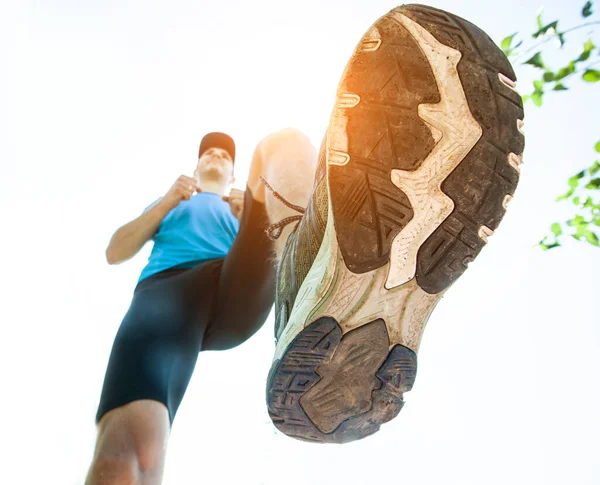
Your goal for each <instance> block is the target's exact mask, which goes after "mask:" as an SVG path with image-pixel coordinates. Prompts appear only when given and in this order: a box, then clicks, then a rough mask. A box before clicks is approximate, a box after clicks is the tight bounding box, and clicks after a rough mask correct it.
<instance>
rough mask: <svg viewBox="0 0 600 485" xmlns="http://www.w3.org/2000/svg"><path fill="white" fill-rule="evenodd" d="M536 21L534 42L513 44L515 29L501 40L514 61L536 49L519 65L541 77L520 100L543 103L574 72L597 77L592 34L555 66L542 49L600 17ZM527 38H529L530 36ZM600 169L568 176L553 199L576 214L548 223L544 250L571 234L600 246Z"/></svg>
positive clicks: (587, 10) (588, 11)
mask: <svg viewBox="0 0 600 485" xmlns="http://www.w3.org/2000/svg"><path fill="white" fill-rule="evenodd" d="M592 8H593V3H592V1H587V2H586V3H585V5H584V6H583V8H582V10H581V17H582V18H583V19H587V18H588V17H590V16H591V15H593V13H594V12H593V11H592ZM536 23H537V30H536V31H535V32H533V33H532V34H531V38H530V39H534V40H536V41H537V42H534V43H533V45H529V46H527V45H524V41H523V40H520V41H518V42H516V43H515V44H514V45H513V42H515V40H516V37H517V35H518V32H517V33H514V34H512V35H509V36H508V37H506V38H504V39H503V40H502V42H501V43H500V47H501V48H502V50H503V51H504V53H505V54H506V56H508V57H509V58H512V59H513V62H514V61H515V60H518V59H522V58H524V57H525V56H528V55H529V54H531V52H535V54H533V55H532V56H531V57H529V58H528V59H527V60H526V61H524V62H522V63H521V65H529V66H532V67H533V68H535V69H538V70H539V71H541V72H540V77H539V78H538V79H535V80H534V81H533V91H532V92H531V93H530V94H526V95H523V96H522V98H523V103H527V101H529V100H531V102H532V103H533V104H534V105H535V106H537V107H540V106H542V104H543V100H544V95H545V94H546V93H547V92H548V91H554V92H560V91H568V90H569V87H567V85H566V84H565V82H566V81H567V80H569V79H572V78H573V77H574V76H576V75H581V79H582V80H583V81H585V82H586V83H597V82H598V81H600V70H598V69H595V67H596V66H597V65H598V64H600V60H594V59H593V58H592V56H593V54H596V53H598V52H600V49H598V47H597V46H596V44H595V43H594V41H593V40H592V37H591V36H590V37H589V38H588V39H587V41H586V42H585V43H584V44H583V46H582V48H581V50H580V51H579V53H578V55H577V57H575V58H573V59H572V60H571V61H570V62H569V63H568V64H566V65H564V66H562V67H560V68H558V69H554V68H551V67H550V66H548V65H547V64H546V62H545V61H544V58H543V57H544V55H545V54H546V53H547V52H546V51H544V50H543V49H542V47H544V46H546V44H547V43H548V42H550V41H551V40H558V49H563V47H564V46H565V44H566V43H567V37H568V34H570V33H572V32H575V31H577V30H580V29H583V28H588V27H591V28H593V29H595V28H596V26H598V25H600V21H596V20H594V21H584V22H582V23H581V24H579V25H575V26H573V27H571V28H569V29H566V30H560V29H559V26H558V23H559V20H554V21H552V22H549V23H547V24H544V22H543V21H542V14H541V13H540V14H539V15H538V16H537V19H536ZM595 32H596V30H593V33H595ZM529 42H532V41H531V40H529ZM595 148H596V151H597V152H600V141H599V142H598V143H596V147H595ZM599 172H600V162H598V161H595V162H594V163H593V164H592V165H591V166H590V167H588V168H586V169H585V170H582V171H581V172H579V173H577V174H575V175H573V176H572V177H571V178H569V180H568V184H569V189H568V190H567V192H565V193H564V194H563V195H561V196H559V197H558V198H557V199H556V200H557V201H570V202H571V203H572V204H573V205H574V209H575V215H574V216H573V217H572V218H570V219H568V220H567V221H565V222H563V223H559V222H555V223H553V224H552V225H551V226H550V231H551V233H550V234H549V235H547V236H545V237H544V238H543V239H542V240H541V241H540V242H539V246H540V247H541V248H542V249H543V250H548V249H552V248H555V247H558V246H560V245H561V241H562V238H563V237H566V236H571V237H573V238H575V239H577V240H578V241H587V242H588V243H589V244H592V245H593V246H600V240H599V238H598V231H599V228H600V177H599V176H598V175H600V174H599Z"/></svg>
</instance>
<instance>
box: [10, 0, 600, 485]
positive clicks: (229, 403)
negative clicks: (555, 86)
mask: <svg viewBox="0 0 600 485" xmlns="http://www.w3.org/2000/svg"><path fill="white" fill-rule="evenodd" d="M548 3H550V2H548ZM569 3H570V2H567V1H563V2H556V1H554V2H552V4H553V5H552V7H550V5H548V8H547V9H546V14H545V19H546V20H553V19H554V18H557V17H559V18H561V19H563V20H562V21H561V23H562V22H564V24H565V26H570V25H573V24H574V22H576V20H577V16H578V13H579V10H580V7H581V6H580V5H579V3H581V4H583V3H584V2H583V0H581V2H576V3H575V5H571V6H570V5H569ZM559 4H560V5H559ZM167 5H168V6H167ZM541 5H542V4H541V3H540V1H539V0H533V1H532V0H518V1H517V0H505V1H503V2H482V1H480V0H466V1H463V2H456V1H455V2H453V1H439V2H436V3H435V6H438V7H440V8H445V9H447V10H450V11H453V12H455V13H457V14H459V15H462V16H464V17H466V18H468V19H470V20H471V21H473V22H475V23H477V24H478V25H480V26H481V27H482V28H484V29H485V30H486V31H488V33H489V34H490V35H491V36H492V37H493V38H494V39H495V40H496V41H499V40H500V39H502V38H503V37H504V36H506V35H508V34H510V33H512V32H514V31H524V32H531V31H532V29H533V27H534V18H535V15H536V14H537V11H538V9H539V8H540V7H541ZM394 6H395V4H394V3H393V2H392V1H384V0H370V1H368V2H366V1H362V2H358V1H349V0H345V1H341V0H340V1H337V0H336V1H333V0H332V1H322V2H319V1H317V0H305V1H304V2H293V3H292V2H284V1H274V0H273V1H265V0H255V1H252V2H242V1H222V2H207V1H204V2H203V1H191V0H190V1H186V0H173V1H171V2H169V3H168V4H167V2H156V1H149V0H145V1H137V0H136V1H126V0H105V1H102V2H82V1H80V0H69V1H67V0H62V1H61V0H54V1H50V0H48V1H33V0H29V1H25V0H14V1H12V2H11V1H10V0H8V1H7V0H4V1H3V2H2V3H1V5H0V93H2V94H1V95H0V163H1V164H2V175H1V177H0V210H1V212H0V214H1V215H2V219H3V223H4V231H3V237H1V238H0V250H1V253H2V255H3V256H4V261H3V263H2V276H3V277H2V283H0V284H1V285H2V293H1V295H2V298H1V300H2V305H1V307H0V308H1V309H2V310H1V311H2V314H1V316H0V318H1V320H2V322H3V333H2V334H3V336H2V339H1V340H0V369H1V370H0V372H1V373H2V374H1V382H2V388H3V390H2V399H1V400H0V410H1V411H2V412H1V414H0V415H1V416H2V418H0V419H2V444H1V445H0V447H1V448H2V458H3V459H2V462H3V465H2V474H3V478H2V481H3V482H4V483H10V484H32V483H44V484H45V485H54V484H56V485H59V484H60V485H80V484H82V483H83V479H84V476H85V473H86V470H87V467H88V465H89V461H90V459H91V455H92V450H93V444H94V438H95V427H94V423H93V419H94V414H95V411H96V406H97V404H98V399H99V396H100V388H101V385H102V379H103V376H104V370H105V366H106V363H107V359H108V356H109V352H110V348H111V344H112V340H113V338H114V335H115V332H116V330H117V328H118V325H119V323H120V322H121V319H122V318H123V316H124V314H125V312H126V310H127V308H128V306H129V303H130V300H131V295H132V292H133V288H134V285H135V283H136V281H137V278H138V276H139V273H140V271H141V270H142V268H143V266H144V265H145V263H146V261H147V257H148V255H149V252H150V245H147V246H146V247H145V248H144V250H143V251H142V252H141V253H140V254H139V255H138V256H136V257H135V258H134V259H133V260H131V261H129V262H128V263H126V264H123V265H120V266H109V265H107V264H106V262H105V259H104V249H105V248H106V245H107V243H108V241H109V239H110V236H111V235H112V233H113V232H114V230H116V229H117V228H118V227H119V226H120V225H122V224H124V223H125V222H128V221H129V220H131V219H133V218H134V217H137V215H138V214H139V213H140V212H141V211H142V210H143V208H144V207H146V206H147V205H148V204H149V203H150V202H152V201H153V200H155V199H156V198H157V197H158V196H160V195H163V194H164V193H165V192H166V191H167V190H168V188H169V187H170V186H171V184H172V183H173V181H174V180H175V179H176V178H177V177H178V176H179V175H181V174H183V173H185V174H188V175H191V173H192V171H193V168H194V163H195V158H196V153H197V152H196V150H197V146H198V143H199V140H200V138H201V136H202V135H203V134H204V133H205V132H207V131H212V130H225V131H227V132H229V133H231V134H232V135H233V136H234V138H235V139H236V141H237V144H238V164H237V167H236V172H237V175H238V178H239V181H238V183H237V184H236V185H237V186H238V187H240V188H243V187H244V182H245V175H246V174H247V171H248V166H249V160H250V156H251V153H252V151H253V149H254V146H255V144H256V143H257V142H258V141H259V139H260V138H261V137H263V136H265V135H266V134H267V133H269V131H271V130H275V129H278V128H283V127H286V126H295V127H297V128H299V129H301V130H303V131H305V132H306V133H307V134H308V135H309V136H310V137H311V139H312V140H313V142H314V144H315V145H316V146H319V144H320V140H321V136H322V135H323V132H324V129H325V127H326V125H327V122H328V118H329V112H330V109H331V104H332V101H333V96H334V93H335V88H336V85H337V82H338V80H339V77H340V75H341V72H342V69H343V67H344V65H345V63H346V60H347V58H348V56H349V55H350V53H351V52H352V50H353V48H354V46H355V45H356V43H357V42H358V40H359V39H360V37H361V36H362V34H363V33H364V31H365V30H366V29H367V28H368V27H369V25H370V24H371V23H372V22H373V21H375V20H376V18H377V17H379V16H380V15H382V14H384V13H386V12H387V11H388V10H389V9H391V8H393V7H394ZM596 8H597V9H600V5H597V6H596ZM574 49H578V47H574ZM519 72H520V73H522V74H523V75H522V79H527V77H528V76H530V73H529V71H527V70H524V69H521V68H520V71H519ZM523 85H524V83H522V84H521V86H523ZM570 85H571V86H576V87H577V88H578V89H577V92H572V93H567V94H564V93H560V94H558V95H556V96H551V97H549V98H548V99H547V101H546V105H545V106H544V107H543V108H542V109H535V108H532V107H531V106H529V107H528V111H527V114H526V133H527V148H526V153H525V165H524V166H523V170H522V177H521V184H520V187H519V189H518V192H517V196H516V198H515V199H514V200H513V201H512V202H511V205H510V207H509V211H508V214H507V216H506V218H505V220H504V222H503V224H502V225H501V226H500V229H499V230H498V231H497V233H496V235H494V237H493V238H492V239H491V241H490V245H489V247H487V248H485V250H484V251H483V252H482V254H481V255H480V257H479V258H478V260H477V261H475V262H474V263H473V264H472V266H471V269H470V270H469V271H468V272H467V273H466V274H465V276H464V277H463V278H462V279H461V280H459V281H458V282H457V283H456V284H455V286H454V287H453V288H452V289H451V290H450V291H448V293H447V294H446V297H445V298H444V300H443V301H442V302H441V303H440V305H439V306H438V308H437V309H436V311H435V312H434V313H433V316H432V318H431V320H430V322H429V325H428V328H427V330H426V332H425V336H424V339H423V344H422V346H421V351H420V353H419V372H418V376H417V381H416V384H415V387H414V390H413V391H412V392H410V393H408V394H407V395H406V396H405V397H406V401H407V403H406V405H405V407H404V409H403V411H402V412H401V414H400V415H399V417H398V418H396V419H395V420H394V421H393V422H392V423H389V424H388V425H386V426H384V427H383V429H382V431H380V432H379V433H378V434H377V435H375V436H373V437H370V438H368V439H365V440H362V441H360V442H356V443H352V444H347V445H341V446H340V445H329V446H319V445H313V444H306V443H301V442H297V441H295V440H292V439H290V438H287V437H286V436H284V435H282V434H280V433H276V432H275V431H274V428H273V427H272V426H271V424H270V420H269V418H268V416H267V412H266V406H265V403H264V394H265V379H266V375H267V372H268V369H269V366H270V363H271V358H272V353H273V338H272V333H273V329H272V326H273V320H272V317H270V318H269V320H268V322H267V323H266V324H265V326H264V328H263V329H262V330H261V331H260V332H259V333H258V334H257V335H255V336H254V337H253V338H252V339H251V340H250V341H248V342H247V343H245V344H244V345H242V346H241V347H239V348H237V349H235V350H233V351H228V352H225V353H203V354H201V355H200V358H199V360H198V364H197V366H196V373H195V375H194V377H193V379H192V382H191V384H190V387H189V389H188V393H187V395H186V398H185V399H184V402H183V404H182V406H181V408H180V410H179V413H178V415H177V418H176V420H175V425H174V428H173V434H172V438H171V443H170V449H169V454H168V459H167V460H168V461H167V467H166V472H165V479H164V484H165V485H187V484H199V483H208V484H215V485H219V484H265V485H267V484H269V485H274V484H280V483H286V484H294V485H296V484H303V485H304V484H316V485H320V484H342V483H343V484H347V485H355V484H356V485H359V484H371V483H380V482H381V483H406V484H411V485H422V484H436V485H437V484H440V483H444V484H446V485H451V484H461V485H463V484H473V485H481V484H486V485H495V484H499V485H500V484H502V485H505V484H507V483H510V484H511V485H520V484H523V485H534V484H540V485H542V484H544V485H558V484H561V485H562V484H564V483H574V484H575V483H576V484H597V483H600V458H599V457H600V443H599V441H600V438H599V436H600V419H599V418H598V410H597V403H598V401H599V400H600V391H599V390H598V371H599V369H600V353H599V349H600V318H599V317H598V311H597V305H598V290H599V289H600V287H599V284H598V276H597V275H598V272H599V271H600V250H599V249H595V248H592V247H589V246H588V245H583V244H577V243H575V242H573V243H572V244H568V245H567V247H565V248H561V249H558V250H554V251H551V252H549V253H541V252H540V251H539V250H537V249H536V248H534V247H533V246H534V244H535V243H536V242H537V241H538V240H539V239H540V237H541V236H542V235H543V234H544V233H545V232H546V230H547V227H548V226H549V224H550V223H551V222H554V220H555V219H557V218H558V217H560V216H561V215H565V214H568V212H566V211H565V209H564V208H562V207H561V206H560V205H556V204H554V202H553V199H554V197H555V196H556V195H558V194H560V193H561V192H562V191H563V190H564V189H565V182H566V179H567V177H568V176H570V175H571V174H572V173H574V172H575V171H577V170H579V169H581V168H583V167H584V166H587V165H589V164H590V163H591V162H592V161H593V160H594V151H593V145H594V143H595V142H596V141H597V139H598V138H600V134H599V133H598V119H597V113H598V112H599V108H600V97H599V96H598V89H597V86H594V85H582V84H580V83H570Z"/></svg>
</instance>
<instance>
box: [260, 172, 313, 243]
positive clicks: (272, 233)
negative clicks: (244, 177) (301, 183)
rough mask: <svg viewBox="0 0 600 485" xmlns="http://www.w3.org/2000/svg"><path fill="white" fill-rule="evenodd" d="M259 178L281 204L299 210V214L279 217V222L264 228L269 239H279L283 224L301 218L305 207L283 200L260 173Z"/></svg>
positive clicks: (285, 224)
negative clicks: (283, 217)
mask: <svg viewBox="0 0 600 485" xmlns="http://www.w3.org/2000/svg"><path fill="white" fill-rule="evenodd" d="M260 180H261V181H262V183H263V184H265V186H266V187H267V188H268V189H269V190H270V191H271V192H273V196H274V197H275V198H276V199H277V200H280V201H281V202H283V204H284V205H286V206H287V207H289V208H290V209H294V210H295V211H298V212H300V214H298V215H296V216H290V217H286V218H285V219H281V220H280V221H279V222H276V223H275V224H271V225H270V226H269V227H268V228H267V229H266V230H265V232H266V233H267V236H268V237H269V239H270V240H271V241H275V240H276V239H279V236H281V233H282V231H283V228H284V227H285V226H287V225H288V224H291V223H292V222H296V221H299V220H300V219H302V216H303V214H304V212H306V209H305V208H304V207H300V206H299V205H294V204H292V203H290V202H288V201H287V200H285V198H284V197H283V196H282V195H281V194H280V193H279V192H277V191H276V190H275V189H274V188H273V187H271V185H270V184H269V182H267V181H266V180H265V179H264V178H263V176H262V175H261V176H260Z"/></svg>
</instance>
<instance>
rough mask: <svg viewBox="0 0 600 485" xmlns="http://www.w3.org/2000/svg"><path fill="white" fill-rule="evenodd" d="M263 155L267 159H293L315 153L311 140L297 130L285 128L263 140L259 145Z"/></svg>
mask: <svg viewBox="0 0 600 485" xmlns="http://www.w3.org/2000/svg"><path fill="white" fill-rule="evenodd" d="M259 146H260V149H261V152H262V155H263V157H264V158H266V159H270V158H272V157H277V155H284V156H285V155H287V156H290V155H291V156H292V157H293V158H298V156H299V155H300V156H301V157H302V158H304V157H305V156H306V154H307V153H311V154H312V152H314V151H315V149H314V147H313V145H312V143H311V141H310V139H309V138H308V136H306V135H305V134H304V133H302V132H301V131H300V130H297V129H296V128H284V129H283V130H279V131H275V132H273V133H271V134H269V135H267V136H266V137H265V138H263V139H262V140H261V142H260V143H259Z"/></svg>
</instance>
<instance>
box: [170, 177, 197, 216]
mask: <svg viewBox="0 0 600 485" xmlns="http://www.w3.org/2000/svg"><path fill="white" fill-rule="evenodd" d="M194 192H200V187H199V186H198V181H197V180H196V179H195V178H193V177H188V176H187V175H181V176H180V177H179V178H178V179H177V180H176V181H175V183H174V184H173V186H172V187H171V188H170V189H169V191H168V192H167V193H166V194H165V196H164V197H163V198H162V200H163V201H164V203H165V204H168V205H169V207H170V208H171V209H174V208H175V207H177V206H178V205H179V203H180V202H181V201H182V200H190V198H191V197H192V195H193V194H194Z"/></svg>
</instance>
